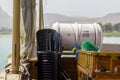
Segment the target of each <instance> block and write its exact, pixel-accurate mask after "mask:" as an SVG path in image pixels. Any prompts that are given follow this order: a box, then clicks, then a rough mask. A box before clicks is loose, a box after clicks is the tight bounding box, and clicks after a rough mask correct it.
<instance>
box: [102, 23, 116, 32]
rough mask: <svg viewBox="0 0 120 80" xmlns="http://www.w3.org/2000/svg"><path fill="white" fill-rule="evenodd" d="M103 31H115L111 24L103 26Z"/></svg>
mask: <svg viewBox="0 0 120 80" xmlns="http://www.w3.org/2000/svg"><path fill="white" fill-rule="evenodd" d="M103 27H104V28H103V31H105V32H112V31H114V27H113V26H112V24H111V23H106V24H105V25H103Z"/></svg>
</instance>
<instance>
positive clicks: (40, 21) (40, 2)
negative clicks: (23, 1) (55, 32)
mask: <svg viewBox="0 0 120 80" xmlns="http://www.w3.org/2000/svg"><path fill="white" fill-rule="evenodd" d="M43 19H44V18H43V0H39V30H40V29H43V28H44V20H43Z"/></svg>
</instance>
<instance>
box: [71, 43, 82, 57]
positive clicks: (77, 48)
mask: <svg viewBox="0 0 120 80" xmlns="http://www.w3.org/2000/svg"><path fill="white" fill-rule="evenodd" d="M80 49H81V48H80V46H78V45H77V44H76V45H75V46H74V48H73V49H72V50H73V51H74V53H75V56H76V58H77V59H78V52H76V50H80Z"/></svg>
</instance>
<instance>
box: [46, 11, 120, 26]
mask: <svg viewBox="0 0 120 80" xmlns="http://www.w3.org/2000/svg"><path fill="white" fill-rule="evenodd" d="M44 20H45V26H46V27H51V26H52V24H53V23H55V22H60V23H75V22H77V23H95V22H97V23H99V22H100V23H102V24H105V23H112V24H116V23H120V13H110V14H107V15H105V16H103V17H98V18H87V17H70V16H64V15H60V14H45V15H44Z"/></svg>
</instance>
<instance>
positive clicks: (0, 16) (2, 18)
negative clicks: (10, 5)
mask: <svg viewBox="0 0 120 80" xmlns="http://www.w3.org/2000/svg"><path fill="white" fill-rule="evenodd" d="M2 27H6V28H11V17H10V16H9V15H8V14H7V13H6V12H5V11H3V10H2V9H1V6H0V28H2Z"/></svg>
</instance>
